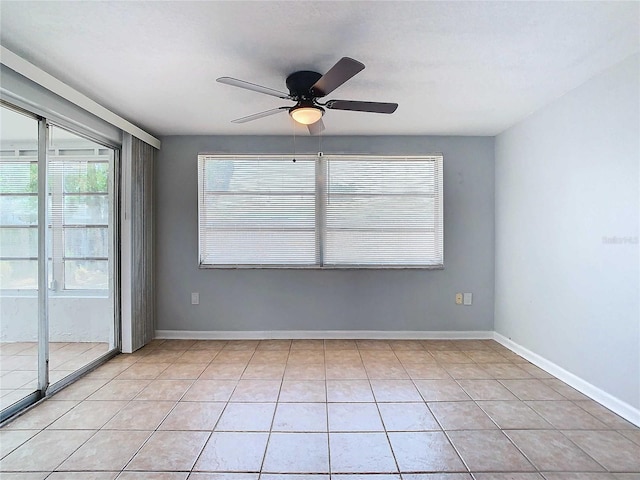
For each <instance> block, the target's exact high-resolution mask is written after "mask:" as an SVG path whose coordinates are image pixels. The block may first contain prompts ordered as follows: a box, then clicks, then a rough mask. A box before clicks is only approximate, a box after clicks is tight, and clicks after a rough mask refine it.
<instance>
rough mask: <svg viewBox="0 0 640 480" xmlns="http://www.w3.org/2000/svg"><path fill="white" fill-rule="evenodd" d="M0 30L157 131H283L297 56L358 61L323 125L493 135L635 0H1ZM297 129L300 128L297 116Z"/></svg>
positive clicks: (375, 131)
mask: <svg viewBox="0 0 640 480" xmlns="http://www.w3.org/2000/svg"><path fill="white" fill-rule="evenodd" d="M0 16H1V23H0V32H1V33H0V43H1V44H2V45H3V46H5V47H6V48H8V49H9V50H12V51H13V52H15V53H17V54H18V55H20V56H21V57H23V58H24V59H26V60H28V61H30V62H31V63H33V64H35V65H36V66H38V67H40V68H41V69H43V70H45V71H46V72H48V73H50V74H52V75H54V76H55V77H57V78H59V79H60V80H62V81H64V82H66V83H67V84H69V85H70V86H72V87H74V88H76V89H77V90H78V91H80V92H82V93H84V94H85V95H87V96H89V97H90V98H92V99H93V100H95V101H97V102H98V103H100V104H102V105H104V106H105V107H107V108H109V109H111V110H112V111H114V112H115V113H118V114H119V115H121V116H122V117H124V118H126V119H127V120H129V121H131V122H132V123H134V124H136V125H138V126H140V127H141V128H144V129H146V130H147V131H149V133H152V134H154V135H182V134H199V135H203V134H206V135H211V134H240V135H245V134H247V135H250V134H281V135H288V134H291V133H292V128H293V127H292V121H291V120H290V119H289V117H288V115H286V114H285V113H282V114H278V115H276V116H273V117H267V118H264V119H260V120H256V121H254V122H251V123H247V124H232V123H230V120H232V119H234V118H238V117H242V116H245V115H249V114H252V113H256V112H260V111H263V110H268V109H271V108H274V107H278V106H282V105H288V104H290V102H286V101H283V100H280V99H278V98H275V97H270V96H267V95H261V94H258V93H254V92H250V91H245V90H242V89H238V88H234V87H230V86H227V85H222V84H218V83H216V82H215V79H216V78H217V77H220V76H231V77H235V78H239V79H242V80H246V81H249V82H252V83H257V84H260V85H264V86H267V87H271V88H275V89H278V90H284V91H286V87H285V85H284V79H285V77H286V76H287V75H288V74H289V73H291V72H293V71H296V70H303V69H306V70H316V71H318V72H321V73H323V72H325V71H327V70H328V69H329V68H330V67H331V66H332V65H333V64H334V63H335V62H336V61H337V60H338V59H339V58H340V57H343V56H349V57H353V58H355V59H357V60H360V61H361V62H363V63H364V64H365V65H366V69H365V70H364V71H362V72H361V73H359V74H358V75H357V76H356V77H354V78H353V79H352V80H350V81H349V82H348V83H346V84H345V85H343V86H342V87H340V88H338V89H337V90H336V91H334V92H333V93H332V94H331V95H329V97H328V98H337V99H348V100H368V101H383V102H385V101H388V102H397V103H399V108H398V110H397V111H396V113H394V114H393V115H380V114H370V113H356V112H342V111H335V110H334V111H328V112H327V113H326V115H325V118H324V120H325V125H326V126H327V129H326V130H325V132H324V134H325V135H348V134H349V135H351V134H362V135H384V134H406V135H418V134H430V135H495V134H497V133H499V132H501V131H503V130H504V129H506V128H508V127H509V126H511V125H513V124H514V123H516V122H517V121H519V120H521V119H522V118H524V117H526V116H527V115H528V114H530V113H531V112H533V111H535V110H537V109H538V108H540V107H542V106H544V105H545V104H547V103H549V102H551V101H552V100H554V99H555V98H557V97H558V96H560V95H562V94H563V93H565V92H567V91H569V90H571V89H572V88H575V87H576V86H578V85H580V84H581V83H583V82H585V81H586V80H588V79H589V78H590V77H592V76H594V75H596V74H597V73H599V72H601V71H602V70H604V69H606V68H607V67H609V66H612V65H614V64H616V63H618V62H619V61H621V60H623V59H624V58H626V57H627V56H629V55H631V54H633V53H635V52H637V51H638V50H639V49H640V36H639V35H640V34H639V32H640V20H639V19H640V2H637V1H629V2H615V1H604V2H595V1H587V2H579V1H574V2H569V1H567V2H561V1H552V2H518V1H507V2H454V1H450V2H426V1H424V2H423V1H420V2H373V1H364V2H351V1H341V2H324V1H313V2H306V1H295V2H281V1H264V2H241V1H235V2H222V1H216V2H212V1H208V2H183V1H163V2H152V1H144V2H143V1H138V2H115V1H106V2H89V1H84V2H60V1H46V2H39V1H1V2H0ZM298 131H299V132H302V130H298Z"/></svg>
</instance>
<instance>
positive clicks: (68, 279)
mask: <svg viewBox="0 0 640 480" xmlns="http://www.w3.org/2000/svg"><path fill="white" fill-rule="evenodd" d="M64 288H65V289H67V290H77V289H85V290H87V289H92V290H93V289H95V290H106V289H108V288H109V262H108V261H107V260H65V262H64Z"/></svg>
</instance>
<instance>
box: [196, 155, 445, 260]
mask: <svg viewBox="0 0 640 480" xmlns="http://www.w3.org/2000/svg"><path fill="white" fill-rule="evenodd" d="M198 207H199V208H198V212H199V241H200V245H199V252H200V265H201V266H204V267H206V266H213V267H242V266H254V267H260V266H265V267H266V266H279V267H282V266H289V267H296V266H298V267H327V268H343V267H353V268H366V267H378V268H379V267H442V265H443V217H442V156H423V157H372V156H345V155H340V156H335V155H331V156H329V155H325V156H322V155H318V156H309V155H306V156H300V155H296V161H295V162H293V161H292V158H291V157H290V156H287V157H284V156H217V155H199V156H198Z"/></svg>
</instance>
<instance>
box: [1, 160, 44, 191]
mask: <svg viewBox="0 0 640 480" xmlns="http://www.w3.org/2000/svg"><path fill="white" fill-rule="evenodd" d="M27 160H28V159H27ZM36 160H37V159H36ZM0 193H38V164H37V163H36V162H35V161H34V162H30V161H26V162H25V161H16V162H14V161H11V160H9V159H7V158H6V157H3V158H2V162H0Z"/></svg>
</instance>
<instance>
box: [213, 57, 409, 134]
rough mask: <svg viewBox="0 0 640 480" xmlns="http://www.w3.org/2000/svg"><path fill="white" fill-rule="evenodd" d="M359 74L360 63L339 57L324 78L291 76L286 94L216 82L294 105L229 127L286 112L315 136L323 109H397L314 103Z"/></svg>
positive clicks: (374, 104)
mask: <svg viewBox="0 0 640 480" xmlns="http://www.w3.org/2000/svg"><path fill="white" fill-rule="evenodd" d="M362 70H364V64H363V63H360V62H358V61H357V60H354V59H353V58H349V57H342V58H341V59H340V60H338V62H337V63H336V64H335V65H334V66H333V67H331V68H330V69H329V71H328V72H327V73H325V74H324V75H322V74H320V73H318V72H311V71H308V70H301V71H299V72H293V73H292V74H291V75H289V76H288V77H287V79H286V85H287V89H288V90H289V93H285V92H281V91H279V90H274V89H272V88H269V87H263V86H262V85H256V84H255V83H249V82H245V81H244V80H238V79H236V78H231V77H220V78H218V79H217V81H218V82H220V83H224V84H226V85H231V86H233V87H240V88H245V89H247V90H253V91H254V92H258V93H264V94H266V95H272V96H274V97H278V98H282V99H284V100H292V101H294V102H296V104H295V105H293V106H292V107H278V108H273V109H271V110H267V111H265V112H260V113H255V114H253V115H249V116H247V117H242V118H237V119H235V120H232V122H233V123H245V122H250V121H252V120H257V119H258V118H263V117H268V116H269V115H274V114H276V113H280V112H283V111H285V110H287V111H288V112H289V115H291V118H293V119H294V120H295V121H296V122H298V123H302V124H303V125H307V127H308V129H309V133H310V134H311V135H317V134H319V133H320V132H322V131H323V130H324V123H323V122H322V116H323V115H324V112H325V108H327V109H329V110H352V111H356V112H372V113H393V112H395V111H396V108H398V104H397V103H383V102H360V101H356V100H328V101H327V102H324V103H321V102H319V101H318V99H319V98H322V97H324V96H326V95H328V94H330V93H331V92H333V91H334V90H335V89H336V88H338V87H339V86H340V85H342V84H343V83H345V82H346V81H347V80H349V79H350V78H352V77H353V76H354V75H356V74H357V73H358V72H361V71H362ZM323 107H324V108H323Z"/></svg>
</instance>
